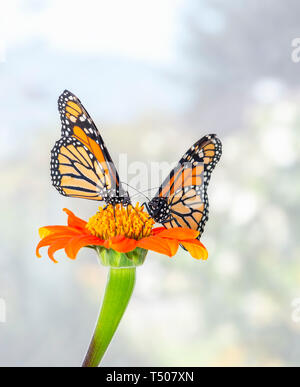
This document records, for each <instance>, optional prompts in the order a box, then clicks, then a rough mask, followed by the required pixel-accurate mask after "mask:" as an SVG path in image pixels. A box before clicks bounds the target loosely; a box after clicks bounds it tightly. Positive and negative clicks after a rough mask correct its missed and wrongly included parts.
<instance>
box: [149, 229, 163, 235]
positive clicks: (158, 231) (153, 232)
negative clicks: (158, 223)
mask: <svg viewBox="0 0 300 387" xmlns="http://www.w3.org/2000/svg"><path fill="white" fill-rule="evenodd" d="M164 230H166V228H165V227H156V228H153V229H152V231H151V235H157V234H159V233H160V232H162V231H164Z"/></svg>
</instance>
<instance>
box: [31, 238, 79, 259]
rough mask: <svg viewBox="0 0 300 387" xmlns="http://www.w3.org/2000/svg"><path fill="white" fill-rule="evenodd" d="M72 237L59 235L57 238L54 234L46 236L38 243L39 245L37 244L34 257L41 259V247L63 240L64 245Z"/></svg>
mask: <svg viewBox="0 0 300 387" xmlns="http://www.w3.org/2000/svg"><path fill="white" fill-rule="evenodd" d="M72 236H73V235H72ZM72 236H66V235H59V236H57V235H55V234H51V235H48V236H46V237H45V238H43V239H42V240H40V241H39V243H38V245H37V247H36V256H37V257H38V258H41V255H40V252H39V250H40V248H41V247H44V246H51V245H52V244H54V243H55V242H57V241H60V240H64V241H65V243H67V241H68V240H69V239H70V238H71V237H72Z"/></svg>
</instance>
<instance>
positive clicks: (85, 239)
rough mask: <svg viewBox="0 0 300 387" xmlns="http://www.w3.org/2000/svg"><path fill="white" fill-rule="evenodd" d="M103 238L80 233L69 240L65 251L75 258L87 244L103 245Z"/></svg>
mask: <svg viewBox="0 0 300 387" xmlns="http://www.w3.org/2000/svg"><path fill="white" fill-rule="evenodd" d="M103 242H104V241H103V240H101V239H100V238H97V237H96V236H94V235H80V236H76V237H74V238H72V239H70V240H69V242H68V243H67V245H66V246H65V252H66V254H67V256H68V257H69V258H71V259H75V258H76V256H77V254H78V251H79V250H80V249H81V248H82V247H85V246H89V245H93V246H96V245H97V246H101V245H103Z"/></svg>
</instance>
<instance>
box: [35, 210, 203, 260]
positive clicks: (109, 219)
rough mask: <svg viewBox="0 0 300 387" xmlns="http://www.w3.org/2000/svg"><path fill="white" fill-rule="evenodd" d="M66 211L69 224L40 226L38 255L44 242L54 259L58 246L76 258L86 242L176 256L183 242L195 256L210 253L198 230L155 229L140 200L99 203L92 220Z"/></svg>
mask: <svg viewBox="0 0 300 387" xmlns="http://www.w3.org/2000/svg"><path fill="white" fill-rule="evenodd" d="M64 211H65V212H66V213H67V215H68V225H67V226H46V227H42V228H40V229H39V235H40V237H41V240H40V242H39V243H38V245H37V248H36V255H37V256H38V257H39V258H40V257H41V255H40V253H39V249H40V248H41V247H44V246H49V248H48V256H49V258H50V259H51V260H52V261H53V262H55V263H57V261H56V260H55V259H54V256H53V255H54V253H55V252H56V251H57V250H60V249H65V252H66V255H67V256H68V257H69V258H71V259H75V258H76V256H77V253H78V251H79V250H80V249H81V248H82V247H85V246H89V247H93V248H96V246H102V247H104V248H106V249H112V250H115V251H117V252H119V253H129V252H131V251H133V250H135V249H136V248H142V249H145V250H152V251H155V252H158V253H160V254H165V255H168V256H169V257H173V256H174V255H175V254H176V252H177V250H178V247H179V245H183V246H184V247H185V248H186V249H187V250H188V251H189V253H190V254H191V255H192V256H193V257H194V258H196V259H204V260H205V259H207V256H208V254H207V250H206V248H205V247H204V246H203V244H202V243H201V242H200V241H199V240H198V239H196V238H197V236H198V235H199V232H198V231H195V230H191V229H189V228H182V227H177V228H173V229H169V230H167V229H165V228H164V227H158V228H154V229H153V228H152V227H153V225H154V221H153V219H152V218H151V217H150V216H149V215H148V213H146V212H144V211H143V207H140V206H139V205H138V204H137V205H136V206H135V207H133V206H131V205H129V206H127V207H123V206H122V205H121V204H118V205H117V206H115V207H113V206H112V205H108V206H106V207H105V208H102V207H100V208H99V212H97V213H96V214H95V215H94V216H93V217H91V218H90V220H89V222H85V221H84V220H82V219H80V218H78V217H76V216H75V215H74V214H73V213H72V212H71V211H70V210H68V209H66V208H65V209H64Z"/></svg>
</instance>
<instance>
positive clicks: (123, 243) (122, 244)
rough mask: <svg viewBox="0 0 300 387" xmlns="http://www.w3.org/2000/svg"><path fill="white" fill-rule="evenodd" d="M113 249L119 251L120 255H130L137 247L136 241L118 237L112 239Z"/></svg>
mask: <svg viewBox="0 0 300 387" xmlns="http://www.w3.org/2000/svg"><path fill="white" fill-rule="evenodd" d="M110 241H111V249H113V250H116V251H118V252H119V253H128V252H129V251H132V250H134V249H135V248H136V246H137V241H136V240H135V239H130V238H126V237H123V236H117V237H113V238H111V239H110Z"/></svg>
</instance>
